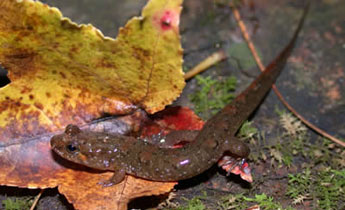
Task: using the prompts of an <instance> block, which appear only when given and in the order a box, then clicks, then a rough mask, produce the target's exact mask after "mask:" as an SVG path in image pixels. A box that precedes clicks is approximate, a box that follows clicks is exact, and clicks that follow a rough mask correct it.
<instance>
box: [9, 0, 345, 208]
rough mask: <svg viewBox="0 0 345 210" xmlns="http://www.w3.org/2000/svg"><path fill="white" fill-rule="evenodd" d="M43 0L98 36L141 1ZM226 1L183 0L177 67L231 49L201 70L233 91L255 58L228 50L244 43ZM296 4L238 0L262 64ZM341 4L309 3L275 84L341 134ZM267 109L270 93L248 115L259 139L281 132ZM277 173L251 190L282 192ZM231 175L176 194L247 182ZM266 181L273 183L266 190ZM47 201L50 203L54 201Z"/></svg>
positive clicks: (190, 88)
mask: <svg viewBox="0 0 345 210" xmlns="http://www.w3.org/2000/svg"><path fill="white" fill-rule="evenodd" d="M44 2H47V3H49V5H53V6H56V7H58V8H60V10H61V11H62V13H63V14H64V15H65V16H67V17H70V18H71V19H72V20H73V21H75V22H78V23H92V24H93V25H95V26H96V27H98V28H99V29H101V30H102V32H103V33H104V34H105V35H107V36H112V37H115V36H116V34H117V29H118V28H119V27H120V26H122V25H124V24H125V22H126V21H127V20H128V19H129V18H130V17H132V16H134V15H139V12H140V10H141V8H142V6H143V5H144V4H145V2H146V1H144V0H126V1H116V0H98V1H94V0H78V1H70V0H49V1H47V0H45V1H44ZM226 2H227V1H225V0H203V1H200V0H185V2H184V10H183V14H182V18H181V35H182V43H183V48H184V52H185V54H184V59H185V63H184V69H189V68H191V67H193V66H194V65H195V64H197V63H198V62H200V61H201V60H203V59H204V58H206V57H207V56H208V55H210V54H211V53H212V52H215V51H217V50H219V49H224V50H225V51H227V52H231V56H232V57H233V59H229V60H227V61H224V62H222V63H219V64H218V65H216V66H215V67H213V68H211V69H210V70H209V71H207V72H205V73H203V75H211V76H212V77H213V78H215V79H218V78H224V77H227V76H230V75H234V76H235V77H237V80H238V87H237V89H236V92H240V91H242V90H243V89H244V88H245V87H246V86H247V85H248V84H249V82H250V81H251V80H252V79H253V78H252V77H251V76H248V74H249V75H253V76H255V75H257V74H258V72H259V71H258V69H257V68H256V66H255V65H253V64H251V63H250V62H249V63H248V61H247V60H246V57H248V56H250V54H246V53H242V54H240V53H238V54H236V53H233V52H234V48H236V47H239V46H240V47H241V46H242V47H243V46H245V43H244V41H243V39H242V36H241V34H240V31H239V28H238V27H237V25H236V22H235V20H234V18H233V17H232V13H231V10H230V9H229V7H228V6H227V4H226ZM303 6H304V3H303V1H292V0H284V1H274V0H255V1H254V0H253V1H246V4H244V5H243V6H242V7H241V10H240V12H241V14H242V16H243V20H244V21H245V23H246V25H247V27H248V29H249V33H250V35H251V36H252V38H253V41H254V43H255V45H256V47H257V49H258V50H259V52H260V54H261V57H262V59H263V61H264V63H265V64H268V63H269V62H270V61H271V60H272V59H273V58H274V57H275V56H276V55H277V54H278V53H279V51H280V50H281V49H282V48H283V47H284V46H285V45H286V44H287V42H288V41H289V39H290V38H291V36H292V33H293V31H294V29H295V26H296V24H297V22H298V20H299V17H300V14H301V12H302V9H303ZM344 11H345V1H341V0H318V1H313V2H312V5H311V10H310V13H309V16H308V18H307V20H306V23H305V25H304V28H303V30H302V33H301V36H300V38H299V41H298V43H297V46H296V48H295V50H294V52H293V54H292V56H291V58H290V60H289V61H290V62H288V65H287V67H286V69H285V71H284V72H283V73H282V75H281V76H280V78H279V79H278V82H277V83H276V84H277V86H278V88H279V90H280V91H281V92H282V94H283V96H285V98H286V99H287V101H288V102H289V103H290V104H291V105H292V106H293V107H294V108H295V109H296V110H297V111H298V112H299V113H301V114H302V115H303V116H304V117H305V118H307V119H308V120H310V121H311V122H312V123H314V124H315V125H317V126H319V127H321V128H322V129H324V130H326V131H327V132H329V133H330V134H332V135H336V136H338V137H341V138H345V120H344V119H345V59H344V55H345V22H344V20H345V13H344ZM235 52H236V51H235ZM234 59H236V60H239V62H242V63H241V65H240V66H241V67H242V68H243V69H240V68H239V66H238V65H237V64H236V62H233V60H234ZM243 71H245V72H246V74H244V73H243ZM196 88H197V85H196V81H195V79H192V80H190V81H189V82H188V84H187V86H186V88H185V90H184V92H183V94H182V96H181V97H180V98H179V99H178V100H177V101H176V102H175V104H177V105H183V106H188V107H193V104H192V103H191V102H190V101H189V99H188V95H189V94H191V93H193V92H194V91H195V90H196ZM275 109H280V110H284V107H283V105H282V104H281V103H280V102H279V100H278V99H277V97H276V96H275V95H274V93H273V92H271V93H270V94H269V95H268V97H267V98H266V100H265V101H264V103H263V104H262V105H261V106H260V108H259V109H258V111H257V112H256V113H255V115H254V116H253V117H252V118H251V120H253V121H254V126H255V127H257V128H258V129H259V130H260V131H263V132H264V133H265V136H266V138H267V141H270V139H274V138H277V136H279V135H280V134H279V132H282V131H281V130H277V126H278V125H277V124H278V123H279V118H278V115H277V113H276V112H274V110H275ZM308 133H309V135H310V139H308V141H311V142H313V141H316V139H318V136H317V135H314V133H313V132H312V131H308ZM266 166H267V165H265V164H262V165H261V166H256V167H254V168H255V169H254V172H255V170H256V171H257V172H258V174H260V167H261V168H262V167H266ZM267 167H268V166H267ZM258 168H259V169H258ZM279 170H280V171H279V173H280V174H284V173H287V171H289V172H290V173H291V170H290V169H286V171H284V170H285V169H284V167H283V169H279ZM296 170H297V169H296ZM276 172H277V171H276ZM210 174H213V175H214V172H212V170H211V172H210ZM277 177H278V176H276V178H277ZM282 177H283V176H282ZM278 178H279V177H278ZM278 178H277V179H274V180H268V181H267V180H262V179H257V182H256V183H254V184H253V185H254V186H255V187H256V190H257V191H259V190H258V189H261V190H263V191H264V192H267V193H269V192H271V193H272V195H274V196H276V197H277V198H278V201H279V196H280V194H283V193H282V191H281V190H280V187H281V185H280V183H279V182H280V181H279V179H278ZM234 179H235V181H233V180H231V179H227V180H226V179H225V178H224V177H223V175H215V176H213V178H212V180H211V181H209V182H207V183H204V184H198V185H194V184H191V183H187V184H186V186H185V183H182V184H181V185H180V186H179V188H180V190H178V192H177V200H182V199H181V197H187V198H191V197H192V196H194V195H201V194H202V193H203V192H204V191H206V192H207V194H208V196H209V197H210V198H213V197H214V198H215V199H216V198H217V197H219V196H223V195H224V194H226V193H228V192H229V191H232V192H233V193H234V191H235V192H236V191H238V192H242V191H243V189H250V188H253V186H248V185H247V184H246V183H243V182H241V181H239V180H236V178H234ZM263 182H264V183H263ZM257 185H260V186H259V187H258V186H257ZM282 186H284V185H282ZM273 188H274V189H275V190H272V189H273ZM2 191H4V190H2ZM45 197H46V198H43V199H42V200H41V202H40V203H41V204H40V205H39V207H38V209H44V207H42V206H44V204H43V203H47V201H46V200H45V199H51V198H52V197H54V198H57V197H59V196H58V195H54V193H52V195H51V196H45ZM57 199H58V200H59V199H60V198H57ZM49 202H55V200H54V199H53V201H49ZM49 202H48V205H50V206H55V205H56V204H55V203H54V204H53V205H52V204H49ZM182 202H183V200H182ZM206 202H207V201H206ZM281 202H282V203H283V204H285V205H286V204H289V201H287V200H283V199H282V200H281ZM213 203H216V202H215V200H213V201H209V205H210V206H212V205H213ZM40 206H41V207H40ZM65 208H66V206H63V205H62V206H60V207H57V208H56V209H65ZM297 208H302V207H297Z"/></svg>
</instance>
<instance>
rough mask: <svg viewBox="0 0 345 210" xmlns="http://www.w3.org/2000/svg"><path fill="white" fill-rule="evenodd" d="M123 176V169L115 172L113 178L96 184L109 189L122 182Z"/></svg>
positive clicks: (124, 173) (124, 174)
mask: <svg viewBox="0 0 345 210" xmlns="http://www.w3.org/2000/svg"><path fill="white" fill-rule="evenodd" d="M125 176H126V172H125V170H124V169H120V170H115V171H114V174H113V176H112V177H110V179H108V180H103V181H100V182H98V184H100V185H102V186H103V187H111V186H113V185H116V184H119V183H120V182H122V181H123V180H124V179H125Z"/></svg>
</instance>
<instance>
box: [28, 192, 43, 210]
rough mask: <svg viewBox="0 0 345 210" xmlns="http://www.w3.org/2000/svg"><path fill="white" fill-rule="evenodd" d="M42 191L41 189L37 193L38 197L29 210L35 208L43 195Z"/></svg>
mask: <svg viewBox="0 0 345 210" xmlns="http://www.w3.org/2000/svg"><path fill="white" fill-rule="evenodd" d="M43 192H44V189H41V191H40V193H38V195H37V196H36V197H35V200H34V202H33V203H32V205H31V207H30V210H34V209H35V207H36V206H37V203H38V200H39V199H40V197H41V195H42V194H43Z"/></svg>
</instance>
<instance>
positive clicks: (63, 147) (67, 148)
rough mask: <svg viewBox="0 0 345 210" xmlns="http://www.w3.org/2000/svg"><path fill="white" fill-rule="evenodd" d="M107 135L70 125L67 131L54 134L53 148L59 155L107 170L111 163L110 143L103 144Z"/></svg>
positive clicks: (52, 139) (51, 143)
mask: <svg viewBox="0 0 345 210" xmlns="http://www.w3.org/2000/svg"><path fill="white" fill-rule="evenodd" d="M104 138H107V136H106V135H104V134H103V136H102V135H101V133H94V132H85V131H81V130H80V129H79V128H78V126H76V125H68V126H67V127H66V130H65V133H63V134H60V135H56V136H53V137H52V138H51V141H50V145H51V148H52V149H53V151H54V152H55V153H56V154H58V155H59V156H61V157H63V158H65V159H67V160H69V161H72V162H74V163H78V164H81V165H85V166H88V167H91V168H96V169H102V170H107V169H111V166H110V164H109V154H110V152H109V150H111V149H112V148H111V147H109V145H108V144H104V143H103V144H102V139H104Z"/></svg>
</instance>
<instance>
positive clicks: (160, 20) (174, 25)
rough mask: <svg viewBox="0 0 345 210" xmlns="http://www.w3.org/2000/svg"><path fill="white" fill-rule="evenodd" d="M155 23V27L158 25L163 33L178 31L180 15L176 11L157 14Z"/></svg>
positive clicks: (154, 19)
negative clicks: (172, 30)
mask: <svg viewBox="0 0 345 210" xmlns="http://www.w3.org/2000/svg"><path fill="white" fill-rule="evenodd" d="M153 21H154V22H155V25H158V26H159V28H160V29H161V30H162V31H168V30H171V29H174V30H178V25H179V23H180V16H179V13H178V12H176V11H174V10H165V11H164V12H160V13H159V14H157V15H156V16H155V17H154V18H153Z"/></svg>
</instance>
